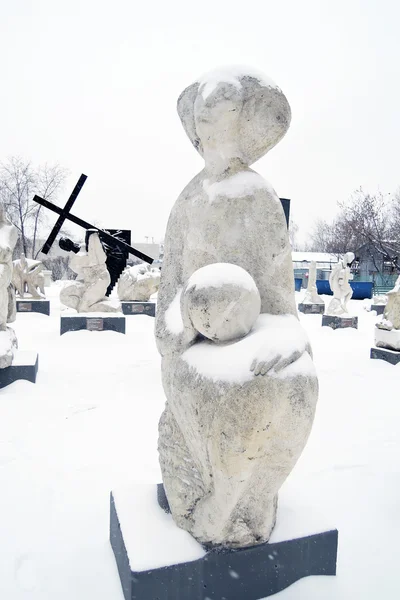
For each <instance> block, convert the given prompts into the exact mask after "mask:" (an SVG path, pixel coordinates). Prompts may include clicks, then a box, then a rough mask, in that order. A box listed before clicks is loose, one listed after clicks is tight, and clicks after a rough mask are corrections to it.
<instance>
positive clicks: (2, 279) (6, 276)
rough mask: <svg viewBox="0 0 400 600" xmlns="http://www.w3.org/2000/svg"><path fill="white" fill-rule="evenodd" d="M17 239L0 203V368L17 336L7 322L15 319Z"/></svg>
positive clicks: (6, 362)
mask: <svg viewBox="0 0 400 600" xmlns="http://www.w3.org/2000/svg"><path fill="white" fill-rule="evenodd" d="M17 240H18V231H17V229H16V228H15V227H14V225H12V224H11V223H10V221H9V220H8V219H7V216H6V214H5V211H4V205H3V204H1V203H0V369H4V368H5V367H9V366H10V365H11V363H12V360H13V356H14V351H15V350H16V348H17V338H16V335H15V333H14V330H13V329H12V328H11V327H7V323H12V322H13V321H15V315H16V308H15V292H14V288H13V286H12V284H11V280H12V272H13V262H12V254H13V250H14V248H15V244H16V243H17Z"/></svg>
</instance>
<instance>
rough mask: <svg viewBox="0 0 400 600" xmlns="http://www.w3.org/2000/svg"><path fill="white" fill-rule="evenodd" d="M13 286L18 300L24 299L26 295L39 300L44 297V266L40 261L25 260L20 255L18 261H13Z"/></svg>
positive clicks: (23, 256) (22, 255)
mask: <svg viewBox="0 0 400 600" xmlns="http://www.w3.org/2000/svg"><path fill="white" fill-rule="evenodd" d="M13 263H14V271H13V278H12V281H13V284H14V287H15V289H16V291H17V293H18V295H19V297H20V298H25V295H26V294H27V293H28V294H30V297H32V298H34V299H37V300H40V299H43V298H44V297H45V293H44V275H43V268H44V265H43V263H42V262H41V261H40V260H33V259H30V258H26V257H25V254H23V253H22V254H21V258H20V259H19V260H14V261H13Z"/></svg>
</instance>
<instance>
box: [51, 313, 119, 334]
mask: <svg viewBox="0 0 400 600" xmlns="http://www.w3.org/2000/svg"><path fill="white" fill-rule="evenodd" d="M81 329H87V330H88V331H116V332H118V333H125V317H124V316H122V315H120V316H110V317H109V316H107V317H99V316H93V317H87V316H84V317H83V316H80V315H71V316H68V317H67V316H62V317H61V322H60V335H62V334H63V333H67V331H80V330H81Z"/></svg>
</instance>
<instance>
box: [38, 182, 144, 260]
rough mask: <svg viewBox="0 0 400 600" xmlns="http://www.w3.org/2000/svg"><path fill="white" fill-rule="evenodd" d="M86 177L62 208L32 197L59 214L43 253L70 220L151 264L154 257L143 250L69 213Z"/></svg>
mask: <svg viewBox="0 0 400 600" xmlns="http://www.w3.org/2000/svg"><path fill="white" fill-rule="evenodd" d="M86 179H87V176H86V175H83V174H82V175H81V176H80V177H79V179H78V183H77V184H76V186H75V187H74V189H73V190H72V194H71V195H70V197H69V198H68V200H67V203H66V205H65V206H64V208H60V207H59V206H57V205H56V204H53V203H52V202H49V201H48V200H45V199H44V198H41V197H40V196H35V197H34V198H33V200H34V202H37V203H38V204H40V205H41V206H44V207H45V208H48V209H49V210H52V211H53V212H55V213H57V214H58V215H59V217H58V219H57V222H56V224H55V225H54V227H53V229H52V231H51V232H50V235H49V237H48V238H47V240H46V242H45V244H44V246H43V248H42V252H43V254H48V253H49V251H50V248H51V247H52V245H53V243H54V240H55V239H56V237H57V235H58V233H59V231H60V229H61V227H62V226H63V224H64V221H65V220H68V221H71V222H72V223H75V224H76V225H79V226H80V227H83V228H84V229H96V231H98V232H99V234H100V237H101V239H103V240H104V241H105V242H108V244H109V245H110V246H111V247H113V246H114V247H115V246H117V247H119V248H120V249H121V250H125V251H126V252H129V254H133V256H136V257H137V258H140V260H143V261H144V262H147V263H149V264H150V265H151V264H152V262H153V261H154V259H153V258H151V256H147V254H144V253H143V252H140V250H137V249H136V248H133V247H132V246H130V245H129V244H126V243H125V242H123V241H122V240H119V239H117V238H115V237H114V236H112V235H111V234H109V233H107V231H104V230H103V229H99V228H98V227H95V226H94V225H91V224H90V223H88V222H87V221H84V220H83V219H80V218H79V217H76V216H75V215H72V214H71V212H70V211H71V209H72V206H73V204H74V202H75V200H76V199H77V197H78V194H79V192H80V191H81V189H82V187H83V184H84V183H85V181H86Z"/></svg>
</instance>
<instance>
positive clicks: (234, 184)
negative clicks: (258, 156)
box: [202, 169, 280, 205]
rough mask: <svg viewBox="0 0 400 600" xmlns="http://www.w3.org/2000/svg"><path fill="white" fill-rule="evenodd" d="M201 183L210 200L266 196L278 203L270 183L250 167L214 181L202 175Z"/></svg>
mask: <svg viewBox="0 0 400 600" xmlns="http://www.w3.org/2000/svg"><path fill="white" fill-rule="evenodd" d="M202 185H203V189H204V191H205V193H206V194H207V196H208V199H209V201H210V202H215V201H218V200H219V199H222V200H224V199H231V200H234V199H236V198H237V199H242V198H250V199H251V198H253V199H254V200H257V199H263V200H265V199H266V198H268V199H270V200H271V202H273V203H276V204H277V205H280V200H279V198H278V196H277V194H276V192H275V190H274V188H273V187H272V185H271V184H270V183H269V182H268V181H267V180H266V179H264V177H262V175H260V174H259V173H256V172H255V171H253V170H252V169H245V170H242V171H239V172H238V173H235V174H233V175H230V176H229V177H225V178H224V179H221V180H220V181H216V182H212V181H211V180H210V179H207V178H204V177H203V182H202Z"/></svg>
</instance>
